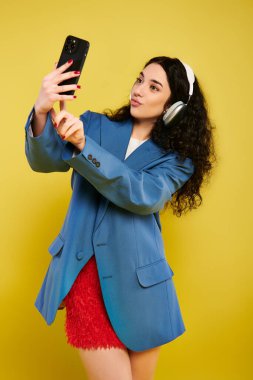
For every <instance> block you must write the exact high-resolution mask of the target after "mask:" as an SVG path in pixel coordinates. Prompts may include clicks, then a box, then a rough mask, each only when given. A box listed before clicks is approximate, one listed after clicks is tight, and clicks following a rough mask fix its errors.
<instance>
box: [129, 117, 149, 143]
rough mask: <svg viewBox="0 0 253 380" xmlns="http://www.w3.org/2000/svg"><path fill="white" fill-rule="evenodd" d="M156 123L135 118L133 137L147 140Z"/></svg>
mask: <svg viewBox="0 0 253 380" xmlns="http://www.w3.org/2000/svg"><path fill="white" fill-rule="evenodd" d="M153 127H154V123H153V122H151V121H150V120H147V121H145V120H141V121H140V120H136V119H135V120H134V124H133V131H132V137H134V138H136V139H138V140H146V139H148V138H150V135H151V131H152V129H153Z"/></svg>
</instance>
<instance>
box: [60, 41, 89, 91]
mask: <svg viewBox="0 0 253 380" xmlns="http://www.w3.org/2000/svg"><path fill="white" fill-rule="evenodd" d="M89 47H90V43H89V42H88V41H86V40H83V39H82V38H78V37H75V36H71V35H69V36H67V37H66V40H65V42H64V45H63V48H62V52H61V55H60V58H59V61H58V64H57V67H59V66H62V65H63V64H64V63H66V62H67V61H68V60H69V59H73V63H72V65H70V66H69V67H68V68H67V70H65V71H64V73H66V72H68V71H77V70H78V71H80V72H81V74H82V68H83V65H84V62H85V59H86V56H87V54H88V50H89ZM81 74H80V75H78V76H77V77H73V78H69V79H66V80H64V81H62V82H60V83H58V85H59V86H63V85H66V84H77V83H78V80H79V78H80V76H81ZM74 93H75V90H70V91H65V92H61V93H60V94H62V95H73V94H74Z"/></svg>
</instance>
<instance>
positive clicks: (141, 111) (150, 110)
mask: <svg viewBox="0 0 253 380" xmlns="http://www.w3.org/2000/svg"><path fill="white" fill-rule="evenodd" d="M170 95H171V91H170V87H169V84H168V81H167V76H166V73H165V71H164V69H163V68H162V66H161V65H159V64H157V63H151V64H149V65H148V66H146V67H145V69H144V70H143V71H142V72H141V73H140V74H139V76H138V78H137V79H136V81H135V83H134V85H133V87H132V90H131V108H130V113H131V115H132V116H133V117H134V118H135V119H138V121H139V122H141V121H145V122H147V121H150V122H151V123H154V122H155V121H156V119H157V118H158V117H159V116H160V115H161V114H162V112H163V111H164V105H165V103H166V102H167V100H168V99H169V97H170ZM134 100H136V101H137V102H139V103H140V104H138V103H136V102H135V101H134Z"/></svg>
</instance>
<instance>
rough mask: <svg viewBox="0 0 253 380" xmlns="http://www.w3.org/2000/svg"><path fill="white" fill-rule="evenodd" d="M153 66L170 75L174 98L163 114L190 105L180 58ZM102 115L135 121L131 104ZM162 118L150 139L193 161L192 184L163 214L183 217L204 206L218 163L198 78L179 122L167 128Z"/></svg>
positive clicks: (158, 60) (180, 191)
mask: <svg viewBox="0 0 253 380" xmlns="http://www.w3.org/2000/svg"><path fill="white" fill-rule="evenodd" d="M151 63H157V64H159V65H161V66H162V68H163V69H164V71H165V72H166V75H167V80H168V83H169V87H170V90H171V96H170V97H169V99H168V100H167V101H166V103H165V104H164V110H165V109H166V108H168V106H170V105H171V104H173V103H175V102H177V101H180V100H181V101H183V102H184V103H187V101H188V98H189V81H188V79H187V74H186V70H185V67H184V65H183V64H182V62H181V61H180V60H179V59H178V58H169V57H166V56H160V57H154V58H151V59H150V60H149V61H148V62H147V63H146V64H145V65H144V68H145V67H146V66H148V65H149V64H151ZM103 114H104V115H106V116H107V117H108V118H109V119H110V120H113V121H124V120H127V119H129V118H132V116H131V113H130V101H129V102H128V104H125V105H123V106H122V107H120V108H119V109H117V110H115V111H112V110H111V109H108V108H106V109H105V110H104V111H103ZM162 117H163V113H162V114H161V115H160V116H159V117H158V118H157V120H156V122H155V123H154V127H153V129H152V131H151V139H152V140H153V141H154V142H155V143H156V144H157V145H159V146H160V147H161V148H163V149H165V150H166V151H169V150H173V151H176V152H177V154H178V155H179V156H180V158H181V159H184V158H186V157H190V158H191V159H192V161H193V164H194V167H195V170H194V173H193V175H192V176H191V177H190V178H189V180H188V181H187V182H186V183H185V184H184V185H183V186H182V187H181V188H180V189H178V190H177V191H176V192H175V193H174V194H173V195H172V197H171V199H170V200H169V201H168V202H166V203H165V205H164V209H163V210H164V211H165V210H166V209H167V208H168V207H169V206H170V207H171V208H172V211H173V214H175V215H176V216H178V217H180V216H181V214H182V213H183V212H184V213H186V212H187V211H190V210H192V209H196V208H197V207H199V206H200V205H201V203H202V196H201V194H200V189H201V186H202V184H203V183H208V182H209V178H210V176H211V173H212V170H213V168H214V163H215V161H216V160H217V157H216V153H215V149H214V137H213V133H212V130H213V129H215V126H214V125H213V123H212V122H211V121H210V118H209V116H208V110H207V104H206V100H205V98H204V95H203V92H202V89H201V88H200V85H199V81H198V79H197V78H196V75H195V82H194V85H193V94H192V96H191V97H190V100H189V102H188V104H187V107H186V109H185V110H184V111H183V112H182V113H181V115H180V118H179V119H178V118H177V120H176V122H174V123H172V124H171V125H169V127H168V126H167V127H166V126H165V124H164V122H163V118H162Z"/></svg>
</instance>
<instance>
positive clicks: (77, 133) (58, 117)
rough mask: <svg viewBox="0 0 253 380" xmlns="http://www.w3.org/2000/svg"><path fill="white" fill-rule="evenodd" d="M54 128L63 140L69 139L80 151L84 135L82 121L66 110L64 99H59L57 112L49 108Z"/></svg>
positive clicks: (83, 143) (83, 142)
mask: <svg viewBox="0 0 253 380" xmlns="http://www.w3.org/2000/svg"><path fill="white" fill-rule="evenodd" d="M50 113H51V116H52V119H53V122H54V126H55V129H56V131H57V133H58V135H59V136H60V137H61V138H62V139H63V140H64V141H69V142H70V143H71V144H73V145H74V146H75V147H76V148H78V149H79V150H80V151H82V150H83V148H84V146H85V135H84V128H83V123H82V121H81V120H80V119H79V118H77V117H75V116H74V115H72V114H71V113H69V112H67V110H66V103H65V101H64V100H63V101H60V112H59V113H58V114H57V113H56V112H55V110H54V108H52V109H51V110H50Z"/></svg>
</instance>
